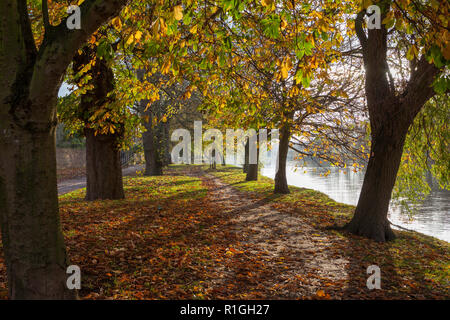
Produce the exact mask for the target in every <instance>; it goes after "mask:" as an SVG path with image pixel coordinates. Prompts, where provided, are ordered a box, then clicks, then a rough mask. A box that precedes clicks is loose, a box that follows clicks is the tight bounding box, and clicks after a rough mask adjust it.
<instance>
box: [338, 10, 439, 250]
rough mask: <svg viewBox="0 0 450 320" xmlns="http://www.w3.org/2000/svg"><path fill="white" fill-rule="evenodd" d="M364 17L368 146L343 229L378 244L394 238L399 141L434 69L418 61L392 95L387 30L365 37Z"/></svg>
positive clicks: (427, 94) (358, 24) (426, 94)
mask: <svg viewBox="0 0 450 320" xmlns="http://www.w3.org/2000/svg"><path fill="white" fill-rule="evenodd" d="M364 14H365V13H364V11H362V12H360V13H359V14H358V15H357V18H356V21H355V30H356V34H357V36H358V39H359V42H360V44H361V46H362V49H363V58H364V68H365V72H366V84H365V91H366V97H367V106H368V109H369V117H370V126H371V138H372V146H371V155H370V158H369V163H368V166H367V170H366V173H365V175H364V182H363V186H362V189H361V194H360V196H359V200H358V204H357V206H356V209H355V213H354V216H353V218H352V220H351V221H350V222H349V223H348V224H347V225H346V226H345V229H347V230H348V231H350V232H352V233H355V234H358V235H362V236H365V237H368V238H370V239H373V240H375V241H380V242H384V241H389V240H392V239H394V238H395V235H394V233H393V231H392V230H391V228H390V224H389V222H388V219H387V215H388V209H389V202H390V199H391V194H392V190H393V187H394V184H395V180H396V178H397V173H398V169H399V166H400V161H401V157H402V153H403V145H404V142H405V138H406V135H407V132H408V129H409V126H410V125H411V124H412V122H413V121H414V118H415V117H416V115H417V114H418V113H419V111H420V110H421V109H422V107H423V105H424V104H425V103H426V102H427V101H428V99H430V98H431V97H432V96H433V95H434V90H433V88H432V83H433V81H434V78H435V76H436V75H437V74H438V73H439V70H438V68H436V67H435V66H434V65H433V64H430V63H428V61H427V60H426V58H425V56H422V57H421V58H420V59H419V60H418V61H416V64H417V65H416V68H415V69H413V70H412V71H411V77H410V80H409V82H408V84H407V86H406V87H405V88H404V90H403V92H401V93H399V92H396V89H395V87H394V83H393V82H392V81H391V80H388V76H387V75H389V74H390V72H389V66H388V63H387V30H386V28H385V26H384V25H382V27H381V29H371V30H369V31H368V33H367V36H366V33H365V32H364V30H363V28H362V26H363V18H364ZM381 18H382V19H383V18H384V14H383V15H382V17H381Z"/></svg>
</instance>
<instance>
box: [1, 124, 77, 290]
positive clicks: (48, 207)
mask: <svg viewBox="0 0 450 320" xmlns="http://www.w3.org/2000/svg"><path fill="white" fill-rule="evenodd" d="M3 121H5V119H2V122H3ZM0 150H1V151H2V152H1V153H2V156H1V157H0V212H1V231H2V242H3V251H4V256H5V261H6V267H7V268H6V269H7V274H8V286H9V296H10V297H11V298H14V299H61V298H66V299H73V298H76V292H74V291H70V290H68V289H67V287H66V280H67V274H66V268H67V265H68V262H67V258H66V251H65V245H64V238H63V235H62V232H61V228H60V221H59V213H58V191H57V187H56V160H55V159H56V155H55V126H51V125H49V126H48V128H46V129H45V130H44V129H43V130H38V131H35V130H30V129H25V128H20V127H19V126H17V125H15V124H14V123H12V122H10V126H9V131H8V136H3V137H2V139H0Z"/></svg>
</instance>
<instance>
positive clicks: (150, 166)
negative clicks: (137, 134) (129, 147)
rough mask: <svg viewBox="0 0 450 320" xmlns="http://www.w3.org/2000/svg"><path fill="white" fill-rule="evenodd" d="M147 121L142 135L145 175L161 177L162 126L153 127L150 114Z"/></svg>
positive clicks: (162, 165)
mask: <svg viewBox="0 0 450 320" xmlns="http://www.w3.org/2000/svg"><path fill="white" fill-rule="evenodd" d="M149 119H150V120H149V121H148V122H146V123H145V124H144V126H145V129H146V131H145V132H144V133H143V134H142V139H143V144H144V156H145V173H144V174H145V175H146V176H161V175H162V174H163V167H164V156H165V155H164V153H165V148H164V145H163V142H162V140H163V138H164V137H163V135H162V133H163V132H162V126H161V124H157V125H156V126H154V127H153V124H152V123H153V121H152V116H151V114H150V116H149Z"/></svg>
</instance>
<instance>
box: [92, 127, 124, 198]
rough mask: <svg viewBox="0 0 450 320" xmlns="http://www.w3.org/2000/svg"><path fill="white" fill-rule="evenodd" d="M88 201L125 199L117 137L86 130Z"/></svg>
mask: <svg viewBox="0 0 450 320" xmlns="http://www.w3.org/2000/svg"><path fill="white" fill-rule="evenodd" d="M85 135H86V175H87V185H86V200H88V201H93V200H105V199H124V198H125V193H124V190H123V181H122V165H121V163H120V148H119V146H118V144H117V140H118V139H117V137H116V136H115V135H112V134H108V135H104V134H97V135H95V130H92V129H86V130H85Z"/></svg>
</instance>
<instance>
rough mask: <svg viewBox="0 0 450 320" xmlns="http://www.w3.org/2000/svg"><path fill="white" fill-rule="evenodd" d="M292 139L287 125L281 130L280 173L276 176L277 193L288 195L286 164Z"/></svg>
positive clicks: (275, 190)
mask: <svg viewBox="0 0 450 320" xmlns="http://www.w3.org/2000/svg"><path fill="white" fill-rule="evenodd" d="M290 138H291V130H290V129H289V127H288V126H287V125H285V126H284V127H283V128H281V130H280V146H279V149H278V171H277V172H276V174H275V189H274V192H275V193H280V194H288V193H290V191H289V186H288V184H287V178H286V163H287V155H288V151H289V141H290Z"/></svg>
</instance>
